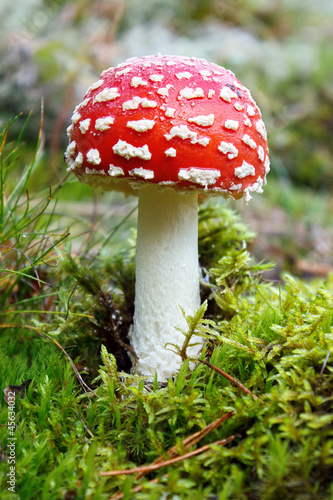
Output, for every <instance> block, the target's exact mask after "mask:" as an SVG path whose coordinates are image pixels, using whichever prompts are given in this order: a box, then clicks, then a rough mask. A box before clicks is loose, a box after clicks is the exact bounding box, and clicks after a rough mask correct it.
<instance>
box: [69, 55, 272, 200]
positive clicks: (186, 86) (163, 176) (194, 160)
mask: <svg viewBox="0 0 333 500" xmlns="http://www.w3.org/2000/svg"><path fill="white" fill-rule="evenodd" d="M68 136H69V139H70V142H69V146H68V148H67V150H66V155H65V158H66V162H67V164H68V166H69V169H68V170H71V171H73V172H74V174H75V175H76V176H77V177H78V178H79V179H80V180H82V181H84V182H87V183H89V184H94V185H102V186H103V187H104V188H105V189H118V190H119V189H120V190H124V191H127V192H128V190H129V189H130V190H131V188H134V189H135V188H138V187H142V185H143V184H145V183H147V182H149V183H152V184H155V185H157V186H160V187H161V188H164V187H169V186H170V187H172V188H174V189H175V190H178V191H185V192H193V191H194V190H195V191H201V192H204V193H205V194H209V193H211V194H216V195H218V194H223V193H228V194H230V195H232V196H234V197H240V196H242V195H243V194H244V193H245V194H246V198H247V199H249V198H250V197H251V196H250V193H251V192H252V191H257V192H261V191H262V185H263V184H264V183H265V176H266V174H267V172H268V171H269V158H268V146H267V134H266V130H265V125H264V123H263V121H262V119H261V114H260V110H259V109H258V107H257V105H256V103H255V102H254V100H253V98H252V97H251V94H250V92H249V90H248V89H247V88H245V87H244V86H243V85H242V84H241V83H240V82H239V81H238V80H237V78H236V77H235V75H234V74H233V73H232V72H231V71H229V70H226V69H224V68H222V67H221V66H218V65H216V64H213V63H209V62H207V61H205V60H203V59H196V58H193V57H191V58H188V57H180V56H161V55H158V56H147V57H141V58H132V59H128V60H127V61H125V62H124V63H122V64H119V65H118V66H117V67H116V68H109V69H107V70H106V71H104V72H103V73H102V75H101V79H100V80H99V81H98V82H96V83H95V84H94V85H92V86H91V87H90V88H89V89H88V91H87V93H86V94H85V96H84V100H83V101H82V102H81V104H79V105H78V106H77V107H76V108H75V111H74V114H73V116H72V125H71V126H70V127H69V128H68ZM128 188H129V189H128Z"/></svg>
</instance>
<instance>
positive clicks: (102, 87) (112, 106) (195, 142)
mask: <svg viewBox="0 0 333 500" xmlns="http://www.w3.org/2000/svg"><path fill="white" fill-rule="evenodd" d="M68 136H69V145H68V147H67V150H66V154H65V158H66V162H67V164H68V170H69V171H71V172H73V173H74V174H75V175H76V176H77V177H78V179H79V180H81V181H83V182H86V183H88V184H90V185H93V186H101V187H102V188H103V189H105V190H120V191H124V192H125V193H132V194H137V195H138V197H139V211H138V232H137V251H136V284H135V287H136V291H135V314H134V326H133V331H132V333H131V343H132V346H133V348H134V350H135V353H136V355H137V357H138V361H137V365H136V372H137V373H138V374H140V375H143V376H145V377H147V378H148V379H152V378H153V377H154V374H155V372H156V373H157V379H158V380H159V381H164V380H165V379H167V378H168V377H170V376H172V375H173V374H175V373H176V372H177V370H178V369H179V366H180V358H179V356H177V355H176V354H175V353H174V352H172V350H170V347H169V348H168V346H166V344H170V343H171V344H176V345H179V346H181V345H182V343H183V340H184V337H183V334H182V333H181V331H180V330H181V329H183V330H184V329H185V330H186V321H185V319H184V315H183V311H184V312H185V314H187V315H188V314H193V312H194V310H195V309H196V308H197V307H199V305H200V295H199V270H198V242H197V240H198V220H197V218H198V213H197V204H198V194H199V193H203V194H204V195H206V196H211V195H213V196H220V195H224V196H226V195H230V196H232V197H234V198H240V197H242V196H245V200H246V201H248V200H249V199H250V198H251V193H253V192H258V193H261V192H262V186H263V184H265V179H266V174H267V172H268V171H269V157H268V146H267V136H266V130H265V125H264V123H263V121H262V119H261V114H260V111H259V109H258V107H257V105H256V104H255V102H254V100H253V98H252V97H251V94H250V92H249V90H248V89H247V88H246V87H244V86H243V85H242V84H241V83H240V82H239V81H238V80H237V78H236V77H235V75H234V74H233V73H232V72H231V71H229V70H226V69H224V68H223V67H221V66H218V65H216V64H213V63H209V62H207V61H205V60H203V59H197V58H194V57H190V58H189V57H182V56H162V55H157V56H146V57H140V58H131V59H128V60H127V61H125V62H123V63H122V64H119V65H118V66H117V67H115V68H109V69H107V70H105V71H104V72H103V73H102V74H101V77H100V80H98V81H97V82H96V83H95V84H93V85H92V86H91V87H90V88H89V89H88V91H87V92H86V94H85V96H84V99H83V101H82V102H81V104H79V105H78V106H77V107H76V108H75V110H74V114H73V116H72V124H71V125H70V126H69V127H68ZM198 351H199V347H198V345H196V346H192V347H190V348H189V354H190V355H192V356H193V355H196V354H198Z"/></svg>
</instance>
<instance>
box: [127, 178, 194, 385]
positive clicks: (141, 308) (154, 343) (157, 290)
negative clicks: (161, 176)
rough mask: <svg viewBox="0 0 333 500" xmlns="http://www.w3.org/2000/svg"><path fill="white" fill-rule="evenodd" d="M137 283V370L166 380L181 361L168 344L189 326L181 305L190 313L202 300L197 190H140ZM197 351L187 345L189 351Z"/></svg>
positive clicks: (175, 341) (178, 341)
mask: <svg viewBox="0 0 333 500" xmlns="http://www.w3.org/2000/svg"><path fill="white" fill-rule="evenodd" d="M135 287H136V291H135V315H134V328H133V333H132V345H133V348H134V350H135V352H136V355H137V356H138V358H139V360H138V363H137V365H136V373H138V374H140V375H143V376H146V377H147V378H148V379H153V378H154V375H155V372H156V373H157V379H158V380H159V381H164V380H166V379H167V378H168V377H170V376H172V375H174V374H175V373H176V372H177V371H178V369H179V367H180V363H181V359H180V357H179V356H178V355H177V354H175V353H173V352H171V351H170V346H167V347H166V344H167V343H172V344H176V345H178V346H179V347H181V346H182V344H183V342H184V335H183V334H182V333H181V332H180V331H179V329H182V330H184V331H187V323H186V321H185V319H184V316H183V314H182V310H181V308H182V309H183V310H184V312H185V314H191V315H192V314H193V312H194V310H195V308H197V307H199V305H200V295H199V269H198V195H197V194H179V193H176V192H175V191H173V190H172V189H166V190H164V191H158V190H157V189H156V188H155V187H154V186H149V187H148V186H147V187H144V188H142V189H140V193H139V214H138V236H137V252H136V285H135ZM196 340H198V341H199V342H200V340H199V339H196ZM191 350H192V352H190V351H191ZM198 351H199V348H198V346H195V347H192V348H191V347H190V348H189V350H188V354H190V355H191V356H192V355H196V354H197V353H198Z"/></svg>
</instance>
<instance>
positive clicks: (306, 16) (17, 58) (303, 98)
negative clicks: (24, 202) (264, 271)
mask: <svg viewBox="0 0 333 500" xmlns="http://www.w3.org/2000/svg"><path fill="white" fill-rule="evenodd" d="M0 10H1V16H0V33H1V39H0V61H1V62H0V110H1V111H0V122H1V126H4V125H5V124H6V123H7V121H8V119H10V118H13V116H15V115H16V114H18V113H20V112H22V111H23V112H24V114H25V115H26V114H27V113H28V112H29V111H30V110H33V116H32V118H31V120H30V122H29V127H28V130H27V131H26V138H27V139H28V140H31V141H34V139H35V138H36V136H37V133H38V129H39V120H40V107H41V99H42V98H43V99H44V131H45V145H46V151H47V156H48V159H49V160H51V161H50V162H49V163H48V165H49V166H51V169H52V170H51V172H49V173H51V174H52V176H51V177H52V178H53V179H52V180H53V181H54V180H57V179H60V178H61V176H62V175H63V172H64V165H63V163H62V153H63V149H64V148H65V145H66V141H67V137H66V133H65V130H66V126H67V125H68V124H69V120H70V116H71V113H72V109H73V107H74V106H75V105H76V104H77V103H78V102H80V100H81V99H82V96H83V94H84V92H85V90H86V89H87V87H88V86H89V85H90V84H91V83H93V82H94V81H95V80H96V79H98V77H99V74H100V73H101V71H102V70H103V69H105V68H107V67H109V66H113V65H116V64H118V63H119V62H121V61H123V60H124V59H126V58H128V57H132V56H141V55H147V54H154V53H157V52H161V53H162V54H181V55H187V56H196V57H203V58H206V59H208V60H210V61H212V62H216V63H218V64H221V65H222V66H225V67H227V68H229V69H231V70H232V71H234V73H235V74H236V76H237V77H238V78H239V79H240V80H241V81H242V82H243V83H244V84H245V85H246V86H247V87H248V88H250V89H251V91H252V94H253V96H254V98H255V99H256V101H257V103H258V105H259V107H260V109H261V111H262V113H263V117H264V121H265V123H266V126H267V129H268V133H269V145H270V151H271V162H272V171H273V175H275V176H277V177H279V178H286V179H290V180H292V182H293V183H294V184H297V185H301V186H310V187H311V188H314V189H327V188H331V187H332V185H333V168H332V152H333V141H332V133H333V112H332V108H333V106H332V103H333V49H332V47H333V3H332V1H331V0H316V1H315V2H313V1H310V0H226V1H223V0H144V1H140V0H97V1H96V0H95V1H92V0H81V1H70V0H49V1H47V0H15V2H9V1H8V0H0ZM16 127H17V128H19V127H20V123H19V122H16ZM60 153H61V154H60Z"/></svg>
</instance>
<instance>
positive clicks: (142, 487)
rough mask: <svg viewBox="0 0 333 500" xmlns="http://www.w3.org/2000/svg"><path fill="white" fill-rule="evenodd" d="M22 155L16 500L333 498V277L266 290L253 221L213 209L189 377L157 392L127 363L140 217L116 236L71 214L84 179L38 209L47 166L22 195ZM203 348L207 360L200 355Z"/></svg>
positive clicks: (4, 326)
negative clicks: (72, 192)
mask: <svg viewBox="0 0 333 500" xmlns="http://www.w3.org/2000/svg"><path fill="white" fill-rule="evenodd" d="M21 141H22V137H19V138H18V139H17V141H15V142H13V143H8V142H7V141H6V130H5V131H4V133H3V135H2V139H1V144H2V146H1V180H2V182H1V186H2V187H1V199H0V210H1V227H2V231H1V236H0V252H1V270H0V287H1V296H0V315H1V316H0V317H1V324H0V348H1V364H0V380H1V387H2V389H5V388H6V387H8V386H10V385H11V386H19V388H16V389H15V388H12V389H11V390H14V391H18V393H17V395H16V398H15V407H14V409H15V412H14V413H15V424H16V427H15V429H14V430H13V432H14V437H15V438H16V440H15V493H13V492H11V491H9V490H8V484H7V480H8V477H7V474H8V471H9V465H10V464H9V457H10V448H9V444H10V442H11V441H10V439H9V438H10V437H13V436H11V427H10V426H9V427H8V425H7V422H8V415H9V406H8V404H7V403H6V401H5V400H4V398H1V401H0V424H1V427H0V436H1V437H0V444H1V457H2V463H1V466H0V484H1V492H2V493H1V498H3V499H4V500H7V499H8V500H9V499H13V498H15V499H24V500H29V499H36V498H38V499H47V500H52V499H66V500H71V499H75V500H76V499H88V500H89V499H94V500H95V499H102V500H104V499H114V500H115V499H117V498H124V499H128V500H129V499H133V498H137V499H142V500H155V499H156V500H160V499H173V500H176V499H177V500H178V499H182V500H183V499H191V500H199V499H212V500H213V499H218V500H225V499H232V500H234V499H240V500H243V499H244V500H245V499H267V500H269V499H272V500H275V499H289V498H290V499H296V498H297V499H302V500H303V499H304V500H306V499H313V498H316V499H323V500H324V499H328V498H332V497H333V481H332V477H333V435H332V421H333V412H332V392H333V355H332V353H331V351H332V340H333V330H332V326H333V313H332V311H333V293H332V292H333V277H332V276H328V277H327V279H326V280H325V281H324V282H321V283H320V284H318V283H317V282H316V285H314V284H311V283H306V282H304V281H303V280H302V279H300V278H295V277H293V276H291V275H286V274H285V275H284V277H283V280H281V282H279V283H270V282H267V281H266V280H265V279H264V276H265V274H264V273H265V272H266V271H267V270H268V269H269V267H270V266H269V265H268V264H266V263H256V262H254V261H253V258H252V257H251V255H250V254H249V253H248V251H247V249H246V242H248V243H250V242H251V240H252V239H253V234H252V233H251V232H250V231H249V230H248V228H247V227H246V226H245V225H244V223H242V221H241V220H240V219H239V217H238V216H237V215H236V214H235V213H234V212H233V211H231V210H230V209H227V208H225V206H222V207H221V206H220V205H218V204H216V203H210V204H205V205H203V206H202V207H201V209H200V218H199V253H200V264H201V268H202V276H203V278H204V279H203V282H202V306H201V308H200V310H198V311H196V313H195V314H194V315H193V317H187V323H188V330H187V331H186V332H184V344H183V346H178V349H179V354H180V355H181V356H182V359H183V364H182V368H181V370H180V372H179V374H178V375H177V377H175V378H174V379H173V380H171V379H170V380H169V381H168V383H167V384H166V386H165V387H160V385H159V384H158V383H157V382H156V381H155V382H154V383H152V384H147V383H145V381H144V380H143V379H140V378H139V377H137V376H135V375H131V374H130V373H129V371H130V364H129V361H128V356H127V354H126V344H127V342H128V339H127V332H128V328H129V325H130V324H131V322H132V316H133V300H134V270H135V265H134V256H135V255H134V245H133V241H132V240H133V236H132V240H131V238H130V236H131V234H132V233H131V232H128V228H129V226H130V222H131V221H132V218H131V215H130V214H131V210H132V209H133V208H135V203H134V204H133V205H131V207H130V208H129V210H128V216H127V217H125V216H124V215H119V213H114V214H113V215H112V217H110V218H109V219H108V224H109V227H108V228H106V227H105V220H106V218H104V219H103V222H102V223H100V222H99V220H98V219H97V220H93V221H92V220H88V222H84V221H83V219H82V218H77V217H76V216H75V215H73V214H69V215H68V216H66V217H64V213H63V208H62V209H61V210H59V208H58V206H57V204H56V203H55V201H54V197H55V195H56V194H57V193H59V194H61V189H62V187H63V186H64V189H68V185H67V184H66V183H67V182H68V181H64V183H60V184H59V185H58V186H57V187H56V188H55V189H52V190H51V192H50V191H49V190H46V191H44V192H41V193H36V194H35V196H34V197H32V196H31V199H30V195H29V194H27V191H26V189H27V186H29V178H30V176H31V175H37V174H38V168H40V163H41V156H40V155H41V152H40V150H39V149H38V147H37V151H36V155H35V156H34V157H33V159H32V161H31V163H29V164H28V165H27V166H26V167H25V170H24V172H23V173H22V174H21V175H20V176H19V178H17V179H16V181H15V182H14V181H13V175H12V169H13V168H15V165H16V163H19V162H22V158H20V155H23V151H24V149H22V144H21ZM56 191H57V193H56ZM28 193H29V191H28ZM50 193H51V194H50ZM126 224H127V225H126ZM92 228H93V230H92ZM69 233H70V234H69ZM106 234H109V235H111V236H110V237H109V239H108V240H107V241H105V239H106ZM124 234H126V242H125V243H124V241H123V238H124ZM78 249H80V252H78ZM194 334H195V335H201V336H202V337H204V339H205V348H204V351H203V352H202V354H201V357H200V361H198V360H190V359H188V358H187V356H186V345H187V344H188V343H189V342H190V341H191V336H192V335H194ZM172 348H173V349H177V346H172ZM223 373H225V374H226V375H227V376H228V378H226V376H224V375H223ZM29 379H31V382H30V384H26V385H28V387H27V389H26V390H25V391H23V393H22V396H23V397H20V394H21V390H22V387H20V386H21V384H23V382H25V381H27V380H29ZM186 457H187V458H186ZM157 460H159V462H158V463H156V461H157ZM151 464H155V465H153V466H152V465H151ZM142 467H143V468H142ZM137 468H139V471H137V472H136V473H130V474H127V471H128V470H129V469H137ZM117 471H118V472H117ZM119 471H120V472H119ZM121 471H124V472H123V473H121Z"/></svg>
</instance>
